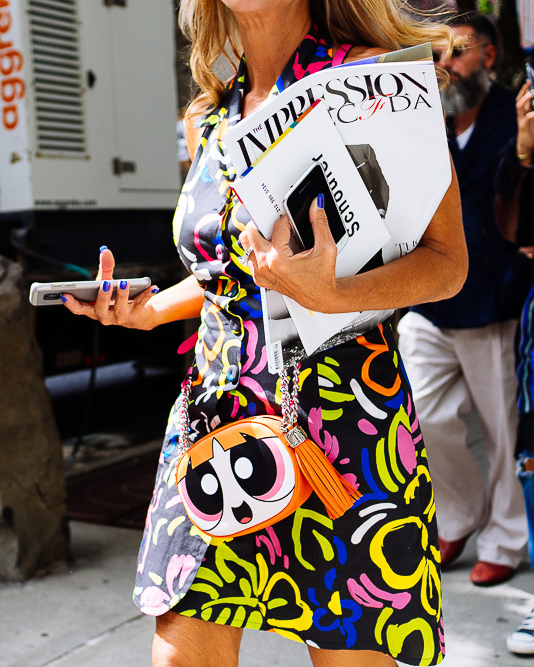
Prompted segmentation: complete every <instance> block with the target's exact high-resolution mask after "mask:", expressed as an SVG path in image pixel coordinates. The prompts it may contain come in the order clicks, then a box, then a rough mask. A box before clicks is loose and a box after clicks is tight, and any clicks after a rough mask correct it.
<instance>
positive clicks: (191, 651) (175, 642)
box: [152, 611, 243, 667]
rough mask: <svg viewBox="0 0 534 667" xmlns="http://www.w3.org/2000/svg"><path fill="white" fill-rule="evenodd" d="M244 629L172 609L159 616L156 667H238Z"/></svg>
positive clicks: (153, 653) (154, 652) (155, 635)
mask: <svg viewBox="0 0 534 667" xmlns="http://www.w3.org/2000/svg"><path fill="white" fill-rule="evenodd" d="M242 635H243V631H242V630H241V629H240V628H231V627H227V626H222V625H216V624H215V623H207V622H206V621H201V620H199V619H196V618H188V617H187V616H182V615H180V614H176V613H175V612H173V611H169V612H167V613H166V614H163V616H159V617H158V618H157V619H156V632H155V634H154V641H153V643H152V666H153V667H220V666H221V665H225V667H237V665H238V661H239V647H240V644H241V637H242Z"/></svg>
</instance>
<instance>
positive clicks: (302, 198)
mask: <svg viewBox="0 0 534 667" xmlns="http://www.w3.org/2000/svg"><path fill="white" fill-rule="evenodd" d="M320 193H322V194H323V196H324V209H325V212H326V217H327V218H328V224H329V226H330V231H331V232H332V236H333V237H334V241H335V242H336V245H337V250H338V252H339V251H340V250H341V248H342V247H343V246H344V245H345V243H346V242H347V240H348V234H347V230H346V228H345V225H344V224H343V220H342V219H341V215H340V214H339V211H338V208H337V206H336V202H335V201H334V197H333V196H332V192H331V190H330V186H329V185H328V181H327V180H326V176H325V174H324V171H323V168H322V167H321V165H320V164H313V165H312V166H311V167H309V168H308V169H307V170H306V171H305V172H304V174H302V176H301V177H300V178H299V180H298V181H297V182H296V183H295V184H294V185H293V186H292V187H291V188H290V189H289V190H288V192H287V193H286V195H285V197H284V208H285V210H286V213H287V217H288V218H289V222H290V223H291V226H292V227H293V231H294V232H295V235H296V236H297V239H298V241H299V242H300V244H301V246H302V249H304V250H309V249H310V248H313V246H314V243H315V239H314V238H313V228H312V224H311V222H310V206H311V203H312V202H313V200H314V199H315V198H316V197H317V195H318V194H320Z"/></svg>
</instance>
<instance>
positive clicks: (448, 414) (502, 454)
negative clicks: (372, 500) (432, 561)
mask: <svg viewBox="0 0 534 667" xmlns="http://www.w3.org/2000/svg"><path fill="white" fill-rule="evenodd" d="M516 326H517V322H516V321H515V320H514V321H508V322H501V323H497V324H491V325H487V326H484V327H479V328H476V329H439V328H437V327H435V326H433V325H432V324H431V323H430V322H429V321H428V320H427V319H426V318H425V317H422V316H421V315H419V314H417V313H408V314H407V315H405V316H404V317H403V318H402V320H401V321H400V323H399V327H398V332H399V336H400V339H399V347H400V351H401V355H402V357H403V360H404V364H405V367H406V372H407V374H408V378H409V380H410V382H411V385H412V389H413V395H414V401H415V407H416V410H417V414H418V416H419V420H420V423H421V428H422V431H423V436H424V439H425V444H426V449H427V455H428V462H429V467H430V472H431V474H432V482H433V485H434V494H435V499H436V510H437V518H438V527H439V534H440V537H442V538H443V539H444V540H447V541H451V540H457V539H460V538H461V537H464V536H465V535H468V534H469V533H471V532H472V531H474V530H478V531H479V532H478V536H477V551H478V558H479V560H484V561H488V562H490V563H499V564H501V565H509V566H511V567H514V568H515V567H517V566H518V565H519V563H520V561H521V558H522V550H523V547H524V545H525V544H526V542H527V523H526V518H525V508H524V501H523V497H522V491H521V487H520V484H519V482H518V480H517V478H516V474H515V460H514V447H515V438H516V433H517V422H518V410H517V404H516V394H517V379H516V374H515V368H514V336H515V330H516ZM473 407H474V408H475V409H476V411H477V412H478V415H479V418H480V424H481V427H482V433H483V436H484V445H485V453H486V458H487V484H486V485H485V484H484V479H483V475H482V472H481V470H480V468H479V466H478V464H477V462H476V461H475V458H474V457H473V454H472V453H471V451H470V450H469V449H468V447H467V425H466V423H465V421H464V420H463V419H462V418H461V415H462V414H466V413H468V412H470V411H471V410H472V408H473Z"/></svg>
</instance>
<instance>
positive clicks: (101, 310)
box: [62, 248, 159, 330]
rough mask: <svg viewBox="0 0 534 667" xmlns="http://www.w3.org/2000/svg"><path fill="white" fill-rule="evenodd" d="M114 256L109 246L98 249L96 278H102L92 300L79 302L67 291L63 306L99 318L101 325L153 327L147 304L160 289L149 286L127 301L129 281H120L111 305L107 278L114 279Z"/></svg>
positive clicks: (152, 316) (150, 309) (137, 327)
mask: <svg viewBox="0 0 534 667" xmlns="http://www.w3.org/2000/svg"><path fill="white" fill-rule="evenodd" d="M114 268H115V258H114V257H113V253H112V252H111V250H109V249H108V248H103V249H102V250H101V252H100V264H99V269H98V274H97V276H96V280H102V281H104V282H103V283H102V286H101V287H100V291H99V293H98V297H97V299H96V301H95V303H87V302H85V301H78V300H77V299H75V298H74V297H73V296H72V295H70V294H63V295H62V301H63V303H64V304H65V307H66V308H67V309H68V310H70V311H71V313H74V314H75V315H86V316H87V317H90V318H91V319H93V320H98V321H99V322H101V323H102V324H103V325H105V326H108V325H111V324H115V325H118V326H122V327H127V328H129V329H144V330H149V329H152V328H154V326H156V324H157V323H156V322H155V318H154V315H155V313H154V309H153V308H152V304H151V303H150V302H151V300H152V298H153V297H154V295H155V294H157V292H158V291H159V290H158V288H157V287H155V286H154V285H152V286H151V287H149V288H148V289H146V290H145V291H144V292H142V293H141V294H139V295H138V296H136V297H135V299H133V300H131V301H130V300H129V298H128V297H129V292H130V288H129V285H128V281H127V280H124V281H121V283H120V285H119V288H118V289H117V291H116V297H115V303H114V304H111V295H112V290H111V289H110V284H109V281H111V280H112V279H113V270H114Z"/></svg>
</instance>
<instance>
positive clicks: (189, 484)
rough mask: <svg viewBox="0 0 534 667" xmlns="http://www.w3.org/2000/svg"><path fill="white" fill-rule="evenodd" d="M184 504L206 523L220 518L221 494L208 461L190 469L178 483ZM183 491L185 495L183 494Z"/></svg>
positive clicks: (215, 476) (219, 485)
mask: <svg viewBox="0 0 534 667" xmlns="http://www.w3.org/2000/svg"><path fill="white" fill-rule="evenodd" d="M180 491H181V493H182V495H185V496H186V497H184V502H186V503H187V505H188V507H189V508H190V509H191V510H192V511H194V513H195V514H197V515H198V516H200V517H201V518H203V519H205V520H206V521H209V520H213V519H215V518H216V517H217V516H220V514H221V512H222V509H223V494H222V489H221V484H220V482H219V478H218V477H217V473H216V472H215V470H214V468H213V466H212V465H211V463H210V462H209V461H205V462H204V463H201V464H200V465H198V466H197V467H196V468H191V463H189V466H188V470H187V474H186V476H185V477H184V479H183V480H182V482H181V483H180ZM184 491H185V494H184Z"/></svg>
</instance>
